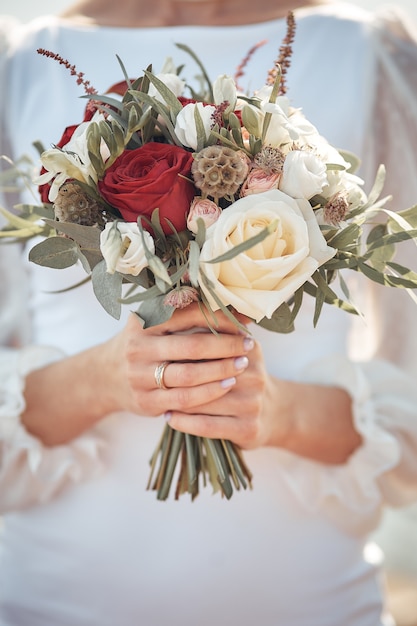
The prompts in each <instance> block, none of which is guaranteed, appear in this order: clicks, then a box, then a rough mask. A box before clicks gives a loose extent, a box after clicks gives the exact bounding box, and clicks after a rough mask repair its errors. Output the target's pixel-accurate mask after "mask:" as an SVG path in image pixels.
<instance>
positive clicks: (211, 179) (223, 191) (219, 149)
mask: <svg viewBox="0 0 417 626" xmlns="http://www.w3.org/2000/svg"><path fill="white" fill-rule="evenodd" d="M248 170H249V166H248V160H247V158H246V156H245V155H244V154H243V153H242V152H239V151H236V150H232V148H227V147H226V146H208V147H207V148H203V150H200V152H198V153H197V154H196V155H195V157H194V161H193V164H192V166H191V172H192V175H193V178H194V182H195V185H196V187H198V189H201V192H202V194H203V195H204V196H210V197H211V198H215V199H218V198H225V197H230V196H234V194H235V193H236V192H237V191H238V190H239V187H240V186H241V185H242V183H243V181H244V180H245V178H246V176H247V175H248Z"/></svg>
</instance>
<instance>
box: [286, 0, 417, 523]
mask: <svg viewBox="0 0 417 626" xmlns="http://www.w3.org/2000/svg"><path fill="white" fill-rule="evenodd" d="M370 39H371V46H372V50H371V58H372V64H371V67H370V76H369V89H370V90H373V98H372V100H371V101H370V103H369V105H370V106H369V115H368V118H367V122H366V123H367V128H369V129H370V132H368V133H367V137H366V141H365V145H364V149H363V167H362V172H361V173H362V175H363V177H364V178H365V180H366V181H372V180H373V179H374V178H375V173H376V170H377V168H378V166H379V164H381V163H383V164H384V165H385V167H386V171H387V176H386V185H385V193H386V194H387V195H388V194H389V195H392V200H391V201H390V203H389V208H390V209H391V210H401V209H405V208H408V207H410V206H413V205H415V204H416V203H417V176H416V172H417V150H416V146H417V38H416V36H415V34H414V33H413V32H412V31H411V30H410V27H409V26H408V25H407V24H406V21H405V19H403V17H402V15H401V14H400V13H399V12H398V11H397V10H394V9H392V10H391V9H390V10H384V12H381V13H379V14H377V16H376V20H375V22H374V23H373V24H372V25H371V27H370ZM395 260H396V261H397V262H398V263H401V264H403V265H405V266H407V267H409V268H412V269H414V271H416V270H417V247H416V245H415V243H414V242H408V243H406V244H401V246H400V250H399V251H398V252H397V254H396V258H395ZM352 295H353V300H354V301H355V303H356V304H358V306H359V309H361V311H362V312H363V314H364V319H358V320H356V319H355V320H354V322H353V324H352V332H351V335H350V338H349V343H350V346H349V347H350V355H349V358H347V357H345V356H342V355H338V356H334V355H333V356H329V357H326V358H325V359H323V360H322V361H320V362H317V363H313V364H311V365H310V366H309V369H308V372H305V375H304V377H303V380H306V381H308V382H314V383H317V384H324V385H335V386H338V387H341V388H344V389H346V390H347V391H348V392H349V394H350V395H351V397H352V406H353V416H354V423H355V427H356V429H357V430H358V432H359V433H360V434H361V435H362V445H361V446H360V447H359V448H358V449H357V450H356V451H355V452H354V453H353V454H352V455H351V457H350V458H349V460H348V462H347V463H346V464H344V465H338V466H326V465H321V464H319V463H315V462H313V461H311V462H310V461H308V460H305V459H303V460H301V461H300V459H299V458H296V457H295V456H293V455H291V454H289V453H286V452H284V453H283V464H284V466H285V467H286V475H287V479H288V481H289V483H290V485H291V486H292V488H293V489H294V491H295V492H296V494H297V495H298V497H299V499H300V500H302V502H303V503H304V504H305V505H306V506H308V507H311V508H312V509H318V508H320V509H321V510H322V511H324V512H325V513H327V515H328V516H329V517H331V518H333V519H334V520H335V521H336V523H337V524H339V525H341V526H344V527H346V529H347V530H348V531H349V532H364V531H369V530H372V529H373V528H374V527H375V525H376V524H377V522H378V521H379V518H380V513H381V508H382V506H383V505H389V506H392V507H399V506H405V505H408V504H411V503H413V502H415V501H416V500H417V385H416V383H415V380H416V376H417V330H416V321H417V304H416V302H417V299H416V297H414V299H413V298H412V297H411V296H410V294H409V293H407V292H406V291H405V290H403V289H394V288H390V287H382V286H379V285H377V284H376V283H372V282H370V281H368V280H367V279H365V278H364V277H362V276H360V275H358V276H355V277H354V286H353V294H352ZM416 295H417V294H416ZM336 418H337V408H335V419H336ZM306 503H307V504H306Z"/></svg>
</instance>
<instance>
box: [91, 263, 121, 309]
mask: <svg viewBox="0 0 417 626" xmlns="http://www.w3.org/2000/svg"><path fill="white" fill-rule="evenodd" d="M91 280H92V284H93V291H94V294H95V296H96V298H97V300H98V301H99V302H100V304H101V306H102V307H103V309H104V310H105V311H106V312H107V313H109V314H110V315H111V316H112V317H114V318H115V319H117V320H118V319H120V315H121V312H122V305H121V302H120V300H121V297H122V282H123V278H122V275H121V274H119V273H118V272H115V273H114V274H109V273H108V272H107V269H106V262H105V261H104V260H103V261H101V262H100V263H97V265H96V266H95V267H94V269H93V271H92V274H91Z"/></svg>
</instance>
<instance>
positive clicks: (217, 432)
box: [168, 343, 361, 464]
mask: <svg viewBox="0 0 417 626" xmlns="http://www.w3.org/2000/svg"><path fill="white" fill-rule="evenodd" d="M247 356H248V367H247V368H246V369H245V370H244V371H243V372H242V374H241V375H240V376H239V377H238V378H237V379H236V384H235V385H234V386H233V387H232V388H231V389H230V391H229V393H228V394H227V395H223V396H222V397H219V398H216V399H214V400H213V401H211V402H208V403H207V404H205V405H203V406H198V407H194V408H192V409H191V410H187V411H182V412H180V411H178V410H171V411H170V412H169V414H168V418H169V424H170V425H171V426H172V428H175V429H177V430H180V431H183V432H188V433H190V434H193V435H197V436H201V437H212V438H216V439H229V440H230V441H233V442H234V443H235V444H237V445H239V446H240V447H242V448H244V449H252V448H258V447H262V446H268V447H271V446H272V447H279V448H284V449H286V450H288V451H291V452H294V453H296V454H298V455H300V456H303V457H306V458H309V459H313V460H316V461H319V462H321V463H327V464H339V463H344V462H346V460H347V459H348V458H349V456H350V455H351V454H352V453H353V452H354V450H355V449H356V448H357V447H358V446H359V445H360V444H361V437H360V435H359V434H358V432H357V431H356V430H355V428H354V425H353V418H352V409H351V398H350V396H349V395H348V393H347V392H346V391H344V390H343V389H339V388H336V387H326V386H323V385H313V384H305V383H296V382H292V381H286V380H281V379H277V378H274V377H272V376H270V375H269V374H268V372H267V371H266V367H265V363H264V359H263V354H262V350H261V347H260V346H259V344H257V343H255V345H254V348H253V350H251V351H250V352H249V353H248V355H247Z"/></svg>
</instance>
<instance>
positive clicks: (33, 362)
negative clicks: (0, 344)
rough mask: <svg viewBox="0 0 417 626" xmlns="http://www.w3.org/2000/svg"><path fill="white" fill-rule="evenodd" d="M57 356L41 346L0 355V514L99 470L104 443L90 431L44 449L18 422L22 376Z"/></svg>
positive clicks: (45, 497)
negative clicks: (68, 441)
mask: <svg viewBox="0 0 417 626" xmlns="http://www.w3.org/2000/svg"><path fill="white" fill-rule="evenodd" d="M62 357H63V355H62V353H61V352H60V351H58V350H56V349H52V348H46V347H45V348H40V347H27V348H24V349H22V350H7V349H6V350H2V351H1V352H0V511H1V512H5V511H9V510H15V509H20V508H24V507H26V506H29V505H32V504H35V503H40V502H45V501H47V500H49V499H50V498H52V497H54V496H55V495H56V494H58V493H60V492H61V491H62V490H63V489H65V488H67V487H68V486H70V485H72V484H74V483H78V482H80V481H82V480H87V479H90V478H93V477H95V476H97V475H99V474H100V473H101V472H102V470H103V453H104V449H105V444H104V440H102V439H101V438H100V437H99V436H98V435H97V433H96V432H95V431H94V430H92V431H89V432H88V433H85V434H83V435H81V436H80V437H78V438H76V439H74V440H73V441H72V442H71V443H70V444H68V445H59V446H54V447H47V446H44V445H43V444H42V442H41V441H40V440H39V439H37V438H36V437H34V436H33V435H31V434H30V433H29V432H28V431H27V430H26V429H25V427H24V426H23V424H22V423H21V420H20V416H21V414H22V412H23V410H24V407H25V402H24V396H23V392H24V380H25V377H26V375H27V374H28V373H29V372H31V371H33V370H35V369H38V368H40V367H43V366H45V365H48V364H50V363H52V362H54V361H56V360H58V359H60V358H62ZM57 419H59V416H57Z"/></svg>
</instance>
